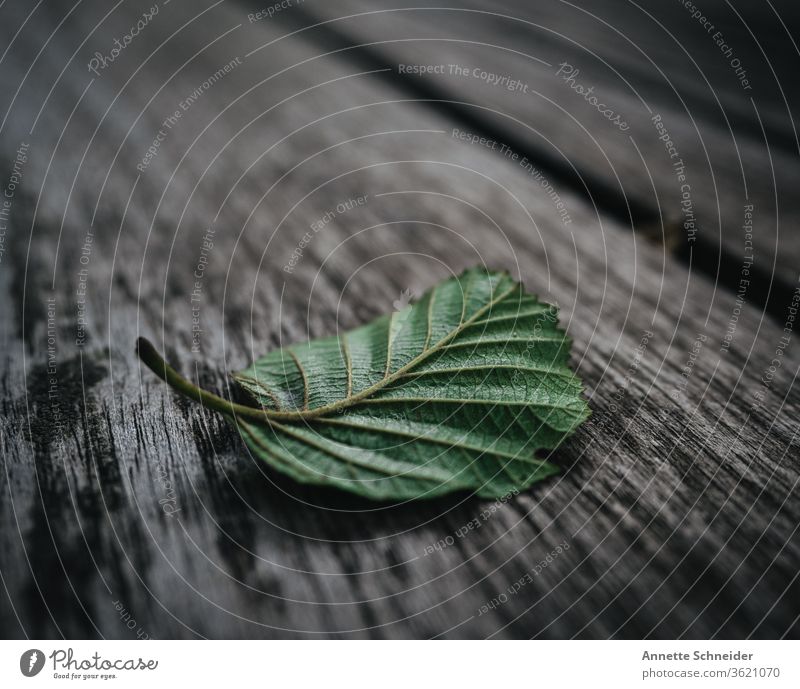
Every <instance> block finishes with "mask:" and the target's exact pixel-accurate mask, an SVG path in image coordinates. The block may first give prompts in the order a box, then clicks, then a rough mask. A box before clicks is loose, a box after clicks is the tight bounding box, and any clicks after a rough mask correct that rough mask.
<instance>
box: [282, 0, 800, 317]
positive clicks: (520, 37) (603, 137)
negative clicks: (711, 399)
mask: <svg viewBox="0 0 800 689" xmlns="http://www.w3.org/2000/svg"><path fill="white" fill-rule="evenodd" d="M675 4H677V3H662V2H645V3H634V2H624V3H621V4H620V3H617V2H600V3H591V4H586V3H579V4H577V5H576V4H573V3H569V2H553V3H527V2H518V1H516V0H505V1H504V2H499V3H492V5H491V6H486V5H485V4H484V3H481V2H477V1H471V2H464V3H460V4H459V5H458V6H456V7H452V8H450V9H443V8H442V7H441V3H436V2H427V3H426V2H422V3H415V5H414V8H409V6H408V4H407V3H403V2H388V3H386V2H381V3H375V2H371V1H370V0H346V2H343V3H336V4H335V5H334V4H330V3H329V4H324V3H318V4H314V5H312V4H309V5H307V6H304V8H303V11H304V12H306V13H307V15H309V16H308V17H306V18H304V19H303V21H304V22H305V23H306V24H314V23H315V20H316V21H323V22H326V23H325V25H324V27H322V28H324V29H326V30H328V31H332V32H338V33H339V34H340V35H341V37H342V41H343V42H345V43H350V44H352V45H366V46H367V48H366V49H368V50H370V51H372V52H374V53H376V54H379V55H380V56H381V57H382V59H383V60H384V61H385V63H386V66H388V67H390V68H391V69H392V72H393V73H394V74H395V75H396V76H397V77H402V76H403V75H402V74H401V66H402V68H403V69H405V70H406V75H405V81H406V82H407V83H408V84H409V86H410V87H411V88H415V87H416V88H430V89H432V90H434V91H436V92H437V93H438V94H439V97H440V98H442V99H445V100H448V101H449V102H450V103H451V107H453V108H454V109H457V110H458V111H459V112H461V113H463V114H464V115H465V116H469V117H476V118H479V119H480V120H482V121H483V122H485V125H486V126H487V127H491V128H492V129H493V130H495V131H496V132H497V135H496V137H499V138H501V139H502V140H503V142H504V143H508V144H509V145H511V144H512V143H513V145H515V146H517V147H519V148H520V149H524V151H525V152H526V153H528V152H530V153H529V157H531V158H532V159H536V158H539V159H552V163H551V164H552V165H554V166H559V167H561V168H564V173H565V174H567V173H569V169H570V168H571V167H575V168H577V170H578V171H580V173H581V179H577V180H573V181H572V183H573V184H574V185H576V187H577V188H579V189H581V190H582V191H583V192H584V193H585V194H586V195H587V196H589V197H590V198H592V199H593V201H594V202H595V203H597V204H599V205H600V206H603V205H604V204H609V203H610V201H611V200H610V199H609V198H608V197H609V196H612V195H615V196H617V197H620V198H624V199H627V201H628V202H629V203H630V204H634V205H635V206H636V207H640V208H645V209H650V210H651V212H650V214H647V215H646V214H644V213H642V212H641V211H639V213H638V216H639V217H637V213H636V209H635V208H634V209H633V210H634V215H633V218H632V220H631V219H630V218H629V215H628V214H629V212H630V210H631V209H629V208H626V207H625V204H624V202H623V203H620V201H619V200H616V201H615V210H616V212H617V214H618V215H619V216H620V218H621V221H622V222H627V223H628V224H631V223H632V226H633V228H634V229H636V230H638V231H640V232H643V233H646V234H648V235H651V236H654V237H656V238H658V239H660V240H662V241H664V242H665V243H667V244H668V245H669V246H671V247H672V248H674V249H675V250H677V251H678V252H679V254H680V255H683V256H684V257H685V258H687V259H688V254H689V252H690V251H691V253H692V254H693V255H692V263H693V265H694V267H695V268H700V269H702V270H705V271H706V272H707V273H708V274H710V275H711V276H719V278H720V279H721V280H722V281H723V282H724V283H727V284H726V286H727V287H728V288H729V289H733V290H734V291H736V290H737V289H738V287H739V270H738V269H739V264H741V262H742V257H743V256H744V254H745V251H746V245H745V236H744V232H743V229H742V225H743V217H742V216H743V206H745V205H750V204H752V205H753V206H754V213H755V218H756V219H755V225H756V226H757V229H756V231H755V232H754V239H753V244H754V246H753V247H752V250H753V254H754V256H755V264H756V269H758V270H759V271H760V273H759V280H758V281H756V280H752V281H751V284H750V285H748V291H749V294H748V299H749V300H751V301H756V302H758V301H759V300H761V301H762V303H763V302H769V301H770V300H769V294H768V293H769V290H770V288H772V292H773V296H776V295H777V293H778V291H780V296H779V297H778V298H774V299H773V300H772V302H771V304H770V305H771V306H772V307H774V308H775V310H776V311H777V312H778V313H780V311H781V309H782V307H783V303H784V302H785V301H786V298H787V293H791V291H792V289H793V285H794V283H795V282H796V277H797V266H796V260H795V257H796V256H797V255H798V254H799V253H800V244H799V243H798V242H800V238H799V237H800V236H799V235H798V234H797V233H796V232H793V231H792V230H791V227H792V226H793V225H794V224H796V222H797V219H798V217H800V205H798V204H799V203H800V201H798V200H797V198H796V195H795V194H794V193H793V192H792V190H793V188H794V186H795V183H794V180H795V179H796V178H797V177H798V174H800V156H798V154H799V153H800V142H798V138H797V131H796V126H795V124H794V118H793V113H795V112H796V111H797V107H798V102H797V95H796V94H795V93H794V92H793V90H792V89H790V88H788V84H789V83H790V80H791V77H790V76H789V71H790V70H791V65H793V64H795V63H796V61H797V59H798V58H799V57H800V55H798V52H797V47H796V45H794V44H793V43H792V41H793V37H794V36H795V35H796V33H795V29H796V27H797V11H796V7H795V6H794V4H792V3H777V4H774V5H768V4H766V3H754V4H751V5H748V6H745V7H733V6H731V5H729V4H727V3H725V2H719V3H710V4H709V3H707V4H706V5H704V9H705V10H706V14H707V16H708V18H709V19H708V20H707V22H706V23H705V24H701V23H700V22H699V20H696V19H693V18H692V17H691V14H690V12H689V11H687V10H686V9H685V8H683V7H682V6H681V5H680V4H677V7H675V6H674V5H675ZM284 16H285V17H286V18H287V19H289V15H284ZM704 17H705V15H704ZM293 26H295V25H293ZM710 26H713V27H714V28H713V30H710V29H709V27H710ZM315 31H317V30H316V29H309V30H306V31H304V33H305V34H308V35H314V32H315ZM766 36H769V37H770V38H769V41H765V40H764V37H766ZM728 52H730V54H728ZM731 62H734V67H732V66H731V64H730V63H731ZM408 65H414V66H417V65H423V66H427V65H434V66H436V65H440V66H441V67H442V71H441V73H440V72H436V73H432V74H423V75H413V74H412V75H408V74H407V66H408ZM737 70H738V71H737ZM742 80H744V81H742ZM582 94H583V95H582ZM592 98H595V99H597V100H594V101H591V99H592ZM600 105H603V106H605V107H604V109H605V110H606V111H607V114H605V115H604V114H601V112H600V111H599V109H600ZM615 121H616V122H617V124H615V123H614V122H615ZM554 122H558V123H559V126H553V123H554ZM623 126H624V130H623V128H622V127H623ZM665 136H666V137H668V138H669V144H670V146H669V147H668V146H667V145H666V144H667V141H666V140H665V139H663V138H662V137H665ZM679 163H680V164H682V165H681V170H682V171H683V173H684V174H685V180H679V179H678V178H677V175H676V172H677V168H676V167H675V166H676V164H679ZM592 178H599V180H606V184H607V185H608V186H609V187H610V188H609V189H605V188H596V187H597V186H598V184H597V180H596V179H592ZM584 187H585V189H584ZM684 203H686V204H687V205H686V206H685V207H684V206H683V205H682V204H684ZM684 208H686V209H690V210H691V215H687V214H685V213H684ZM685 221H691V223H692V226H689V225H684V222H685ZM720 250H722V251H723V252H725V254H726V256H725V258H724V259H723V261H722V262H721V261H720V257H719V252H720ZM729 262H734V263H735V264H737V265H736V266H735V267H733V266H732V267H731V269H730V270H728V263H729ZM721 263H722V265H720V264H721ZM778 285H780V287H779V286H778ZM757 292H758V293H759V294H756V293H757Z"/></svg>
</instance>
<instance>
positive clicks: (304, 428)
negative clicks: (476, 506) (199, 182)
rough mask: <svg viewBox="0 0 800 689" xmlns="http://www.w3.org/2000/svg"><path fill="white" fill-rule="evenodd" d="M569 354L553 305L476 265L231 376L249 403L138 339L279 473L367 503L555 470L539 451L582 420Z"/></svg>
mask: <svg viewBox="0 0 800 689" xmlns="http://www.w3.org/2000/svg"><path fill="white" fill-rule="evenodd" d="M569 348H570V342H569V338H567V337H566V335H565V334H564V332H563V331H562V330H560V329H559V328H558V325H557V310H556V309H555V307H553V306H550V305H548V304H545V303H542V302H540V301H539V300H538V299H537V298H536V297H534V296H532V295H530V294H526V292H525V290H524V288H523V287H522V285H520V284H519V283H517V282H515V281H514V280H513V279H512V278H511V277H510V276H509V275H508V274H507V273H496V272H487V271H486V270H485V269H482V268H473V269H471V270H468V271H466V272H465V273H463V274H462V275H461V276H459V277H457V278H451V279H449V280H445V281H444V282H442V283H440V284H438V285H436V286H435V287H433V288H432V289H431V290H429V291H428V292H427V293H426V294H425V295H423V296H422V298H421V299H420V300H419V301H418V302H416V303H415V304H412V305H410V306H407V307H405V308H402V309H401V310H399V311H395V312H393V313H392V314H390V315H386V316H382V317H380V318H378V319H376V320H374V321H373V322H371V323H369V324H368V325H365V326H362V327H360V328H356V329H355V330H351V331H349V332H346V333H344V334H342V335H339V336H336V337H325V338H321V339H317V340H312V341H311V342H306V343H302V344H295V345H291V346H289V347H285V348H283V349H279V350H276V351H273V352H271V353H269V354H267V355H266V356H264V357H262V358H261V359H259V360H258V361H256V362H255V363H254V364H253V365H252V366H251V367H250V368H248V369H246V370H244V371H241V372H239V373H235V374H234V375H233V377H234V379H235V380H236V381H237V382H238V383H239V385H241V386H242V387H243V388H244V389H245V390H246V391H247V392H248V393H249V395H250V396H251V398H252V401H253V404H252V406H250V405H242V404H235V403H232V402H229V401H227V400H224V399H222V398H220V397H217V396H216V395H213V394H211V393H209V392H206V391H204V390H200V389H199V388H197V387H195V386H194V385H192V384H191V383H190V382H189V381H187V380H185V379H184V378H182V377H181V376H180V375H179V374H178V373H177V372H176V371H175V370H174V369H172V368H170V367H169V366H168V365H167V364H166V363H165V362H164V361H163V359H161V357H159V356H158V354H157V353H156V351H155V349H154V348H153V346H152V345H151V344H150V343H149V342H147V341H146V340H143V339H141V338H140V340H139V343H138V351H139V355H140V356H141V358H142V360H143V361H144V362H145V363H147V364H148V365H149V366H150V368H152V369H153V371H155V372H156V373H157V374H158V375H159V376H160V377H162V378H163V379H164V380H166V381H167V382H168V383H170V384H171V385H173V386H174V387H176V388H177V389H178V390H180V391H181V392H183V393H184V394H186V395H189V396H191V397H194V398H196V399H198V400H199V401H200V402H201V403H202V404H204V405H205V406H207V407H209V408H211V409H216V410H217V411H220V412H222V413H223V414H225V416H226V417H227V418H229V419H230V420H231V421H232V422H233V423H234V424H235V425H236V426H237V428H238V430H239V432H240V434H241V435H242V438H243V439H244V441H245V443H247V445H248V447H249V448H250V449H251V450H252V451H253V452H254V453H255V454H256V455H257V456H259V457H261V458H262V459H263V460H264V461H266V462H267V463H268V464H270V465H271V466H273V467H274V468H276V469H277V470H278V471H281V472H283V473H285V474H288V475H289V476H291V477H292V478H294V479H295V480H297V481H300V482H302V483H315V484H321V485H328V486H335V487H337V488H342V489H345V490H348V491H352V492H353V493H357V494H359V495H362V496H364V497H367V498H372V499H375V500H408V499H416V498H430V497H433V496H436V495H441V494H443V493H448V492H450V491H455V490H471V491H474V492H475V493H476V494H477V495H479V496H481V497H487V498H496V497H500V496H503V495H506V494H508V493H509V492H512V491H517V490H521V489H523V488H526V487H528V486H530V485H531V484H533V483H535V482H536V481H539V480H541V479H543V478H545V477H547V476H550V475H551V474H553V473H555V472H556V471H557V468H556V467H555V466H554V465H552V464H550V463H548V462H546V461H544V460H541V459H537V458H536V456H535V453H536V451H537V450H540V449H550V448H554V447H556V446H557V445H558V444H559V442H561V441H562V440H563V439H564V438H565V437H566V436H567V435H569V434H570V433H572V431H574V430H575V429H576V428H577V427H578V425H580V423H581V422H582V421H583V420H584V419H586V417H587V416H588V414H589V410H588V407H587V404H586V402H585V400H584V399H583V397H582V391H583V388H582V385H581V383H580V381H579V379H578V378H577V376H576V375H575V374H574V373H572V371H570V369H569V367H568V365H567V360H568V357H569Z"/></svg>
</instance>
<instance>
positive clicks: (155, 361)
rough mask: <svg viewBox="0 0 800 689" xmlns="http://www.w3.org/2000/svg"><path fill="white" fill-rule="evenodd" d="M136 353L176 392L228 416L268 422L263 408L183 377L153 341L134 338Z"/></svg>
mask: <svg viewBox="0 0 800 689" xmlns="http://www.w3.org/2000/svg"><path fill="white" fill-rule="evenodd" d="M136 353H137V354H138V355H139V358H140V359H141V360H142V362H143V363H145V364H146V365H147V367H148V368H149V369H150V370H151V371H152V372H153V373H155V374H156V375H157V376H158V377H159V378H161V380H163V381H164V382H165V383H167V384H168V385H170V386H171V387H173V388H175V389H176V390H177V391H178V392H181V393H183V394H184V395H186V396H187V397H190V398H192V399H195V400H197V401H198V402H200V404H202V405H203V406H204V407H207V408H208V409H213V410H214V411H218V412H220V413H222V414H228V415H229V416H242V417H245V418H248V419H255V420H256V421H261V422H265V421H266V422H267V423H268V422H269V417H268V416H267V413H266V411H265V410H264V409H259V408H256V407H248V406H247V405H244V404H237V403H236V402H231V401H230V400H226V399H225V398H224V397H220V396H219V395H215V394H214V393H213V392H208V390H203V389H202V388H200V387H198V386H197V385H195V384H194V383H192V382H191V381H189V380H187V379H186V378H184V377H183V376H182V375H181V374H180V373H178V372H177V371H176V370H175V369H174V368H172V366H170V365H169V364H168V363H167V362H166V361H165V360H164V358H163V357H162V356H161V355H160V354H159V353H158V351H156V348H155V347H154V346H153V343H152V342H150V340H148V339H147V338H145V337H139V338H137V340H136Z"/></svg>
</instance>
